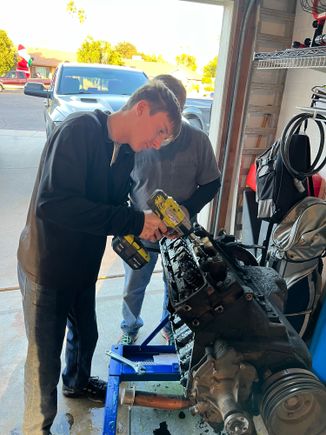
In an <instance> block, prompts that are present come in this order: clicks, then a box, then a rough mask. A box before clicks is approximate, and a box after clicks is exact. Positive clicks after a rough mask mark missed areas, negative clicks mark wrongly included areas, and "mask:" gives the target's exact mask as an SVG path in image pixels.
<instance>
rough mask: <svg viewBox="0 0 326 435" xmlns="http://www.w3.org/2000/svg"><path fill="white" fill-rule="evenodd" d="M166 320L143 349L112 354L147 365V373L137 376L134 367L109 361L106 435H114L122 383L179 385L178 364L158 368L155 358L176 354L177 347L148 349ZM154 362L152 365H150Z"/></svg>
mask: <svg viewBox="0 0 326 435" xmlns="http://www.w3.org/2000/svg"><path fill="white" fill-rule="evenodd" d="M168 320H169V319H168V317H166V318H165V319H164V320H162V322H161V323H160V324H159V325H158V326H157V328H155V329H154V331H153V332H152V333H151V334H150V335H149V336H148V337H147V338H146V340H144V342H143V343H142V344H141V345H129V346H128V345H121V344H120V345H113V346H112V347H111V350H112V351H113V352H115V353H117V354H119V355H121V356H123V357H125V358H128V359H130V360H132V361H135V362H140V363H141V362H143V361H144V362H146V365H145V367H146V372H145V373H143V374H137V373H135V371H134V370H133V368H132V367H130V366H128V365H126V364H124V363H122V362H120V361H117V360H115V359H113V358H111V359H110V364H109V376H108V387H107V392H106V400H105V414H104V425H103V432H102V434H103V435H115V434H116V426H117V415H118V406H119V387H120V382H123V381H178V380H179V379H180V373H179V364H178V363H173V364H155V361H154V356H156V355H160V354H171V353H175V347H174V346H169V345H148V343H149V342H150V341H151V340H152V339H153V338H154V337H155V336H156V335H157V333H158V332H159V331H160V330H161V329H162V328H163V326H164V325H165V324H166V323H167V322H168ZM151 361H153V364H151Z"/></svg>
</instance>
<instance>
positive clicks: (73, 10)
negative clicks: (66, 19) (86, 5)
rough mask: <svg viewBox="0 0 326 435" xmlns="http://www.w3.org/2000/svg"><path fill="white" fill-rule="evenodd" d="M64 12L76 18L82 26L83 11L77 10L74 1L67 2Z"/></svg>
mask: <svg viewBox="0 0 326 435" xmlns="http://www.w3.org/2000/svg"><path fill="white" fill-rule="evenodd" d="M66 10H67V12H68V13H69V14H70V15H72V16H73V17H75V16H77V17H78V20H79V22H80V23H81V24H83V23H84V22H85V20H86V13H85V10H84V9H82V8H77V6H76V3H75V2H74V0H69V1H68V2H67V6H66Z"/></svg>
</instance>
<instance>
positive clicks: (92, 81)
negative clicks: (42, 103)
mask: <svg viewBox="0 0 326 435" xmlns="http://www.w3.org/2000/svg"><path fill="white" fill-rule="evenodd" d="M147 80H148V78H147V77H146V75H145V74H144V73H142V72H140V71H129V70H123V69H121V70H120V69H113V68H112V69H111V68H110V69H109V68H108V69H105V68H96V67H94V68H92V67H90V68H80V67H65V68H63V69H62V71H61V77H60V82H59V86H58V91H57V92H58V93H59V94H64V95H69V94H76V93H85V94H94V93H95V94H116V95H131V94H132V93H133V92H134V91H135V90H136V89H138V88H139V87H140V86H142V85H144V84H145V83H146V82H147Z"/></svg>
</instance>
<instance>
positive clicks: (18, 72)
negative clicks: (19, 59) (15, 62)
mask: <svg viewBox="0 0 326 435" xmlns="http://www.w3.org/2000/svg"><path fill="white" fill-rule="evenodd" d="M17 76H18V78H19V79H25V78H26V76H25V74H24V73H23V72H22V71H17Z"/></svg>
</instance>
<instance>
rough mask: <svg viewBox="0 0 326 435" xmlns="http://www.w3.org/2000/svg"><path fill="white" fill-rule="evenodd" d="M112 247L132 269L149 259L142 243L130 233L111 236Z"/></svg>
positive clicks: (138, 267) (137, 267)
mask: <svg viewBox="0 0 326 435" xmlns="http://www.w3.org/2000/svg"><path fill="white" fill-rule="evenodd" d="M112 248H113V250H114V252H116V253H117V254H118V255H119V256H120V257H121V258H122V259H123V261H125V262H126V263H127V264H128V266H130V267H131V268H132V269H134V270H137V269H140V268H142V267H143V266H145V264H147V263H148V262H149V260H150V256H149V253H148V252H147V250H146V248H145V247H144V245H143V244H142V243H141V241H140V240H139V239H138V238H137V237H135V236H133V235H131V234H128V235H126V236H115V237H113V239H112Z"/></svg>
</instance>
